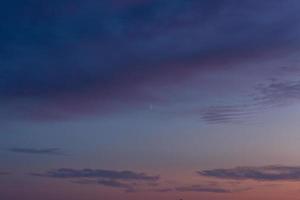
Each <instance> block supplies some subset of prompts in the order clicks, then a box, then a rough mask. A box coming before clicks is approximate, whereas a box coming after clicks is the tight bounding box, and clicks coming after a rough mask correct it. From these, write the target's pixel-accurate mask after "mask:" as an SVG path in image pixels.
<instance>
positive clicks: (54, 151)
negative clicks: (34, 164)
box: [9, 148, 64, 155]
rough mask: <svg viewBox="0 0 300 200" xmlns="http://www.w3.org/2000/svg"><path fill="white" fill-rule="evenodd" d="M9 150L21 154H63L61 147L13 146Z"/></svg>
mask: <svg viewBox="0 0 300 200" xmlns="http://www.w3.org/2000/svg"><path fill="white" fill-rule="evenodd" d="M9 151H11V152H14V153H21V154H41V155H63V154H64V153H63V152H62V150H61V149H59V148H45V149H35V148H11V149H9Z"/></svg>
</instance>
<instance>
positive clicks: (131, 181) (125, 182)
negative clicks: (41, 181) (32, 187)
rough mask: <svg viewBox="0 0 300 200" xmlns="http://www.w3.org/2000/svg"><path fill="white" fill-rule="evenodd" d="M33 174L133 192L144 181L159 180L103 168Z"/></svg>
mask: <svg viewBox="0 0 300 200" xmlns="http://www.w3.org/2000/svg"><path fill="white" fill-rule="evenodd" d="M31 175H33V176H40V177H49V178H60V179H68V180H71V182H73V183H77V184H84V185H89V184H92V185H101V186H104V187H111V188H116V189H122V190H124V191H125V192H135V191H137V190H138V188H140V187H143V186H144V183H155V182H157V181H159V179H160V177H159V176H150V175H147V174H145V173H138V172H133V171H114V170H103V169H82V170H77V169H70V168H61V169H56V170H50V171H48V172H45V173H32V174H31Z"/></svg>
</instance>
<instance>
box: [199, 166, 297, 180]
mask: <svg viewBox="0 0 300 200" xmlns="http://www.w3.org/2000/svg"><path fill="white" fill-rule="evenodd" d="M198 174H199V175H202V176H207V177H212V178H220V179H234V180H247V179H250V180H256V181H300V167H294V166H264V167H236V168H231V169H212V170H203V171H199V172H198Z"/></svg>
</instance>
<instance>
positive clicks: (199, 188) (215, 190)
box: [175, 185, 232, 193]
mask: <svg viewBox="0 0 300 200" xmlns="http://www.w3.org/2000/svg"><path fill="white" fill-rule="evenodd" d="M175 190H176V191H179V192H209V193H231V192H232V191H231V190H229V189H225V188H221V187H216V186H204V185H191V186H184V187H177V188H175Z"/></svg>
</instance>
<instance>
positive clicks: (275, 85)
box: [255, 80, 300, 106]
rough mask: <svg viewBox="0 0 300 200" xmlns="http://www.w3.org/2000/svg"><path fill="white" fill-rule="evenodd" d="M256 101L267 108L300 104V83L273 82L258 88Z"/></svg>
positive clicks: (296, 81)
mask: <svg viewBox="0 0 300 200" xmlns="http://www.w3.org/2000/svg"><path fill="white" fill-rule="evenodd" d="M257 90H258V94H257V96H256V99H255V100H256V101H257V102H259V103H261V104H264V105H267V106H278V105H289V104H290V103H296V102H300V81H299V80H292V81H291V80H289V81H280V80H273V81H271V82H270V83H268V84H264V85H259V86H258V87H257Z"/></svg>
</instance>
